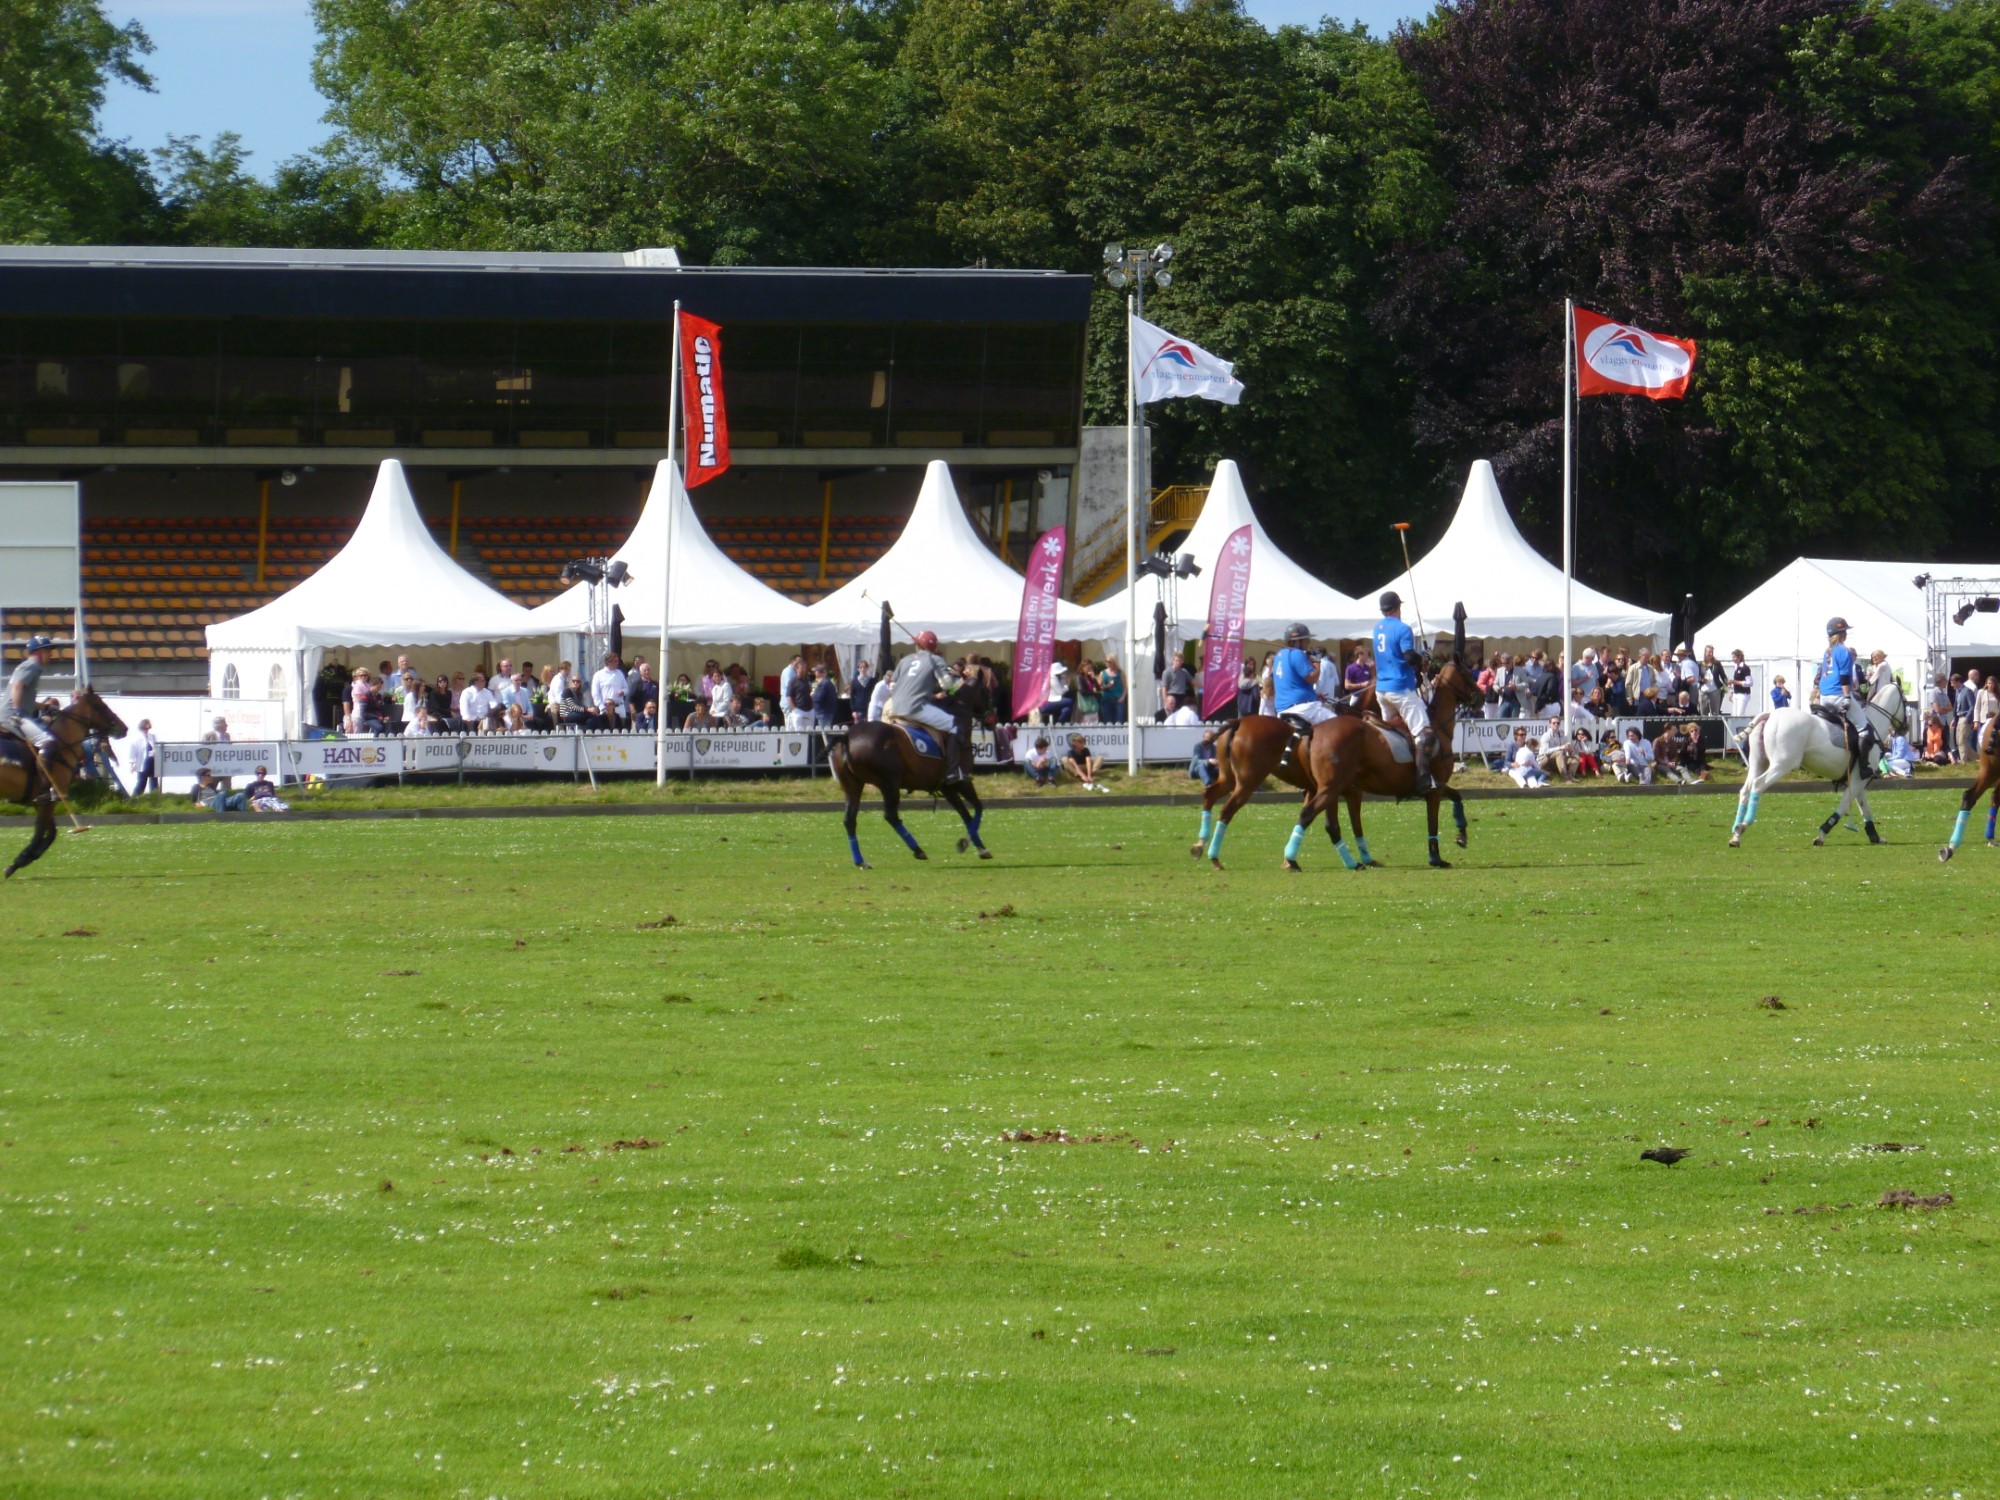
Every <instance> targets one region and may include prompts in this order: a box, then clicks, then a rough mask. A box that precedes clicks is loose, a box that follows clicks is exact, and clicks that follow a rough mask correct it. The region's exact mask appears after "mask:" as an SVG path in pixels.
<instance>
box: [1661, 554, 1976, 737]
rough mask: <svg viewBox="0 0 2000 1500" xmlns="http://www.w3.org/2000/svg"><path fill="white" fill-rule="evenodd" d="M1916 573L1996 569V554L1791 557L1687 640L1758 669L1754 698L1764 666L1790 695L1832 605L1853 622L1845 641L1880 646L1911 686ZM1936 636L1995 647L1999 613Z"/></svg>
mask: <svg viewBox="0 0 2000 1500" xmlns="http://www.w3.org/2000/svg"><path fill="white" fill-rule="evenodd" d="M1920 573H1934V574H1936V575H1937V576H1938V577H1939V578H1953V577H1959V576H1965V577H1975V578H1977V577H1985V578H1993V577H2000V564H1995V565H1990V566H1988V565H1974V564H1956V563H1944V564H1926V563H1909V562H1851V561H1845V560H1841V559H1837V558H1825V557H1801V558H1797V559H1795V560H1794V561H1793V562H1791V563H1790V564H1789V565H1788V566H1786V567H1784V568H1782V569H1780V570H1779V571H1778V573H1776V574H1775V575H1774V576H1772V577H1771V578H1769V579H1767V580H1766V581H1765V582H1763V583H1762V584H1760V585H1758V587H1756V588H1755V589H1753V590H1751V591H1750V592H1749V593H1748V594H1746V595H1744V597H1743V598H1741V599H1739V600H1737V601H1736V603H1734V604H1732V605H1731V606H1730V607H1729V608H1728V609H1726V610H1724V611H1723V612H1722V613H1721V614H1719V615H1717V616H1716V617H1715V618H1714V619H1713V620H1711V621H1709V622H1708V624H1706V625H1704V626H1702V627H1701V630H1700V632H1699V634H1698V635H1697V637H1696V639H1695V641H1694V642H1693V643H1692V644H1693V645H1694V646H1695V648H1696V649H1697V650H1699V649H1700V648H1701V647H1702V646H1714V647H1715V649H1716V651H1717V652H1718V653H1719V654H1720V655H1722V656H1723V657H1724V658H1727V657H1728V655H1729V653H1730V652H1731V651H1741V652H1742V653H1743V656H1744V659H1745V660H1746V661H1748V662H1750V663H1751V665H1752V666H1754V667H1756V668H1757V669H1758V671H1759V674H1760V677H1761V680H1760V681H1759V683H1758V690H1759V691H1758V700H1757V701H1758V706H1759V707H1762V706H1764V705H1765V704H1766V703H1767V702H1768V700H1767V699H1765V697H1764V696H1763V694H1764V690H1765V689H1766V688H1767V686H1768V684H1769V681H1770V678H1771V676H1772V675H1774V674H1781V675H1783V676H1784V678H1785V680H1786V682H1787V684H1788V685H1789V686H1790V688H1791V690H1792V695H1793V701H1794V702H1799V703H1803V702H1805V701H1806V698H1807V697H1808V696H1809V694H1808V692H1807V691H1806V684H1807V683H1808V681H1809V680H1810V679H1811V677H1812V676H1813V675H1814V674H1815V673H1816V671H1817V669H1818V666H1819V661H1820V658H1821V656H1822V655H1823V654H1824V653H1825V651H1826V622H1827V621H1828V620H1829V619H1831V618H1833V617H1834V616H1835V615H1839V616H1842V617H1844V618H1845V619H1846V621H1847V623H1848V624H1849V625H1850V626H1851V627H1853V628H1852V629H1851V630H1850V631H1849V632H1848V636H1847V643H1848V644H1849V645H1850V646H1852V647H1854V649H1855V650H1856V651H1858V652H1860V653H1861V657H1862V659H1863V660H1864V661H1865V660H1866V659H1867V657H1868V654H1869V653H1870V652H1872V651H1881V652H1885V653H1886V654H1887V655H1888V658H1889V664H1890V665H1891V666H1892V667H1894V668H1895V669H1896V670H1897V671H1899V672H1901V673H1903V674H1904V678H1905V680H1906V681H1908V682H1909V683H1910V684H1911V686H1912V687H1913V688H1916V687H1921V685H1922V684H1923V682H1924V681H1925V674H1926V666H1925V663H1926V660H1927V658H1928V655H1929V644H1928V641H1927V638H1926V631H1925V620H1924V608H1925V605H1924V591H1923V590H1922V589H1919V588H1918V587H1917V586H1916V581H1915V580H1916V578H1917V575H1918V574H1920ZM1946 642H1947V644H1948V647H1949V650H1950V652H1951V654H1952V655H1954V656H2000V615H1990V614H1975V615H1973V616H1972V617H1971V618H1970V619H1968V620H1967V621H1966V622H1965V624H1963V625H1949V624H1948V625H1947V627H1946Z"/></svg>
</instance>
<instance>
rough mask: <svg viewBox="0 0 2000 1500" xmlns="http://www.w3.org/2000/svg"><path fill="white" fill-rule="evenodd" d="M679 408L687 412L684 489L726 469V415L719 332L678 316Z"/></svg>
mask: <svg viewBox="0 0 2000 1500" xmlns="http://www.w3.org/2000/svg"><path fill="white" fill-rule="evenodd" d="M681 409H682V410H683V411H684V412H686V413H687V487H688V488H689V489H693V488H694V487H695V486H696V485H698V484H706V483H708V481H709V480H711V479H713V478H715V476H716V475H718V474H720V473H721V472H722V471H723V470H724V469H726V468H728V467H729V414H728V413H727V412H726V411H725V410H724V409H723V405H722V329H721V327H720V326H719V325H717V324H714V323H711V322H709V321H708V320H707V319H706V318H697V317H695V316H694V315H693V314H691V313H682V314H681Z"/></svg>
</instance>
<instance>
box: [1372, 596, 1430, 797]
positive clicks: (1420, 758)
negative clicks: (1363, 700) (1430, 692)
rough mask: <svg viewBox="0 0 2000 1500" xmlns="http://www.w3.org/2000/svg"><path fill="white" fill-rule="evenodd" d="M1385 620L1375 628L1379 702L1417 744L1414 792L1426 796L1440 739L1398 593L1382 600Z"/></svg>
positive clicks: (1376, 688) (1413, 637)
mask: <svg viewBox="0 0 2000 1500" xmlns="http://www.w3.org/2000/svg"><path fill="white" fill-rule="evenodd" d="M1380 603H1381V606H1382V618H1381V619H1380V620H1378V621H1377V622H1376V624H1375V701H1376V702H1377V703H1379V704H1380V705H1381V706H1382V709H1383V712H1384V714H1385V716H1386V715H1394V716H1395V717H1397V718H1399V719H1401V720H1402V721H1403V725H1404V727H1405V728H1407V729H1408V730H1409V731H1410V735H1411V737H1412V738H1413V739H1414V740H1415V741H1416V756H1417V780H1416V785H1415V787H1414V790H1415V791H1416V792H1417V794H1418V795H1420V796H1421V795H1422V794H1424V793H1426V792H1428V791H1429V790H1430V789H1431V762H1432V761H1433V760H1435V759H1436V758H1437V753H1438V742H1437V735H1436V734H1435V733H1433V732H1432V730H1431V716H1430V713H1429V711H1428V709H1427V708H1426V706H1425V704H1424V695H1423V694H1422V693H1421V692H1420V691H1419V690H1418V688H1419V680H1418V676H1417V668H1418V666H1419V664H1420V660H1421V659H1420V658H1419V657H1418V655H1417V638H1416V637H1415V636H1414V635H1413V634H1411V632H1410V627H1409V626H1408V625H1406V624H1404V623H1403V601H1402V598H1401V596H1400V595H1398V594H1397V593H1396V591H1395V590H1394V589H1391V590H1390V591H1389V592H1388V593H1386V594H1384V595H1383V596H1382V598H1381V600H1380Z"/></svg>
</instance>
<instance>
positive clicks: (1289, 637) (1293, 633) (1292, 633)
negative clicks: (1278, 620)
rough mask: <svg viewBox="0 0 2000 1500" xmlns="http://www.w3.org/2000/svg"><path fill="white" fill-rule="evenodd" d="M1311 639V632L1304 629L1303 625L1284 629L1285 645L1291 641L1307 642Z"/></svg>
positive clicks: (1289, 626)
mask: <svg viewBox="0 0 2000 1500" xmlns="http://www.w3.org/2000/svg"><path fill="white" fill-rule="evenodd" d="M1311 639H1312V632H1311V631H1310V630H1308V629H1306V627H1305V626H1304V625H1303V624H1292V625H1287V626H1286V627H1285V643H1286V644H1287V645H1290V644H1291V643H1292V642H1293V641H1309V640H1311Z"/></svg>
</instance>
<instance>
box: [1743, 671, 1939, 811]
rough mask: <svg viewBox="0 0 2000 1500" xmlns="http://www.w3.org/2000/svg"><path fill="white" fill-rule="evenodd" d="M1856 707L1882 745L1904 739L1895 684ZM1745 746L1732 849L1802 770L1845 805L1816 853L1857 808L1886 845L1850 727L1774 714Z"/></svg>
mask: <svg viewBox="0 0 2000 1500" xmlns="http://www.w3.org/2000/svg"><path fill="white" fill-rule="evenodd" d="M1855 703H1856V705H1857V706H1858V707H1859V709H1860V711H1861V713H1862V714H1863V715H1864V716H1865V717H1866V718H1867V720H1868V723H1869V727H1870V728H1872V729H1873V730H1874V731H1875V738H1876V740H1877V741H1878V742H1880V743H1881V744H1884V745H1886V744H1888V743H1889V742H1890V741H1891V740H1892V739H1894V738H1895V737H1896V736H1897V735H1898V734H1900V733H1902V730H1903V723H1904V720H1905V717H1906V713H1907V710H1906V708H1905V705H1904V703H1903V693H1902V690H1901V689H1900V688H1898V687H1897V686H1896V685H1895V683H1894V682H1885V683H1884V684H1883V685H1882V686H1881V687H1879V688H1877V689H1875V691H1874V692H1873V693H1872V694H1870V696H1869V697H1867V698H1866V699H1861V698H1857V699H1856V700H1855ZM1742 746H1743V766H1744V772H1743V790H1742V791H1740V792H1738V793H1737V794H1736V821H1735V822H1734V823H1732V824H1731V825H1730V828H1729V847H1730V848H1732V849H1734V848H1737V847H1739V846H1740V845H1741V844H1742V842H1743V830H1744V829H1746V828H1748V827H1749V826H1750V825H1751V824H1752V823H1754V822H1756V821H1757V803H1758V801H1759V800H1760V799H1761V798H1762V797H1763V795H1764V793H1765V792H1766V791H1767V790H1769V789H1770V788H1771V787H1773V786H1775V785H1776V784H1777V783H1778V782H1780V781H1783V780H1784V779H1785V778H1786V777H1787V776H1789V775H1791V774H1792V772H1794V771H1797V770H1801V769H1803V770H1806V771H1810V772H1811V773H1812V774H1813V775H1814V776H1815V777H1820V778H1824V779H1825V780H1827V781H1830V782H1832V783H1833V784H1834V785H1835V786H1836V787H1838V788H1840V805H1839V806H1838V807H1836V808H1834V810H1833V812H1832V814H1831V815H1830V816H1828V818H1827V820H1826V821H1825V822H1824V823H1822V824H1820V825H1819V833H1818V834H1817V835H1816V836H1815V837H1814V839H1813V846H1814V847H1815V848H1817V847H1819V846H1820V845H1822V844H1824V843H1825V842H1826V836H1827V835H1828V834H1829V833H1832V832H1833V830H1834V829H1835V828H1836V827H1838V826H1839V824H1840V820H1841V819H1842V818H1844V817H1846V816H1847V809H1848V808H1849V807H1850V806H1851V805H1853V804H1854V803H1856V802H1859V803H1860V804H1861V831H1862V832H1863V833H1865V834H1867V835H1868V842H1869V843H1871V844H1879V843H1881V842H1882V835H1881V834H1879V833H1877V832H1876V831H1875V816H1874V814H1873V813H1871V812H1870V811H1869V810H1868V781H1869V776H1870V772H1869V770H1868V769H1867V768H1866V767H1864V766H1863V765H1862V764H1861V761H1860V758H1859V757H1858V756H1856V755H1854V754H1852V753H1851V752H1850V751H1849V750H1848V748H1847V727H1846V726H1845V725H1844V724H1836V723H1835V722H1833V720H1831V719H1828V718H1825V717H1824V716H1822V715H1820V714H1817V713H1814V712H1813V711H1812V710H1811V709H1809V708H1805V707H1801V706H1796V705H1795V706H1793V707H1790V708H1774V709H1772V710H1771V711H1770V712H1769V713H1765V714H1759V715H1758V716H1757V718H1756V719H1755V720H1753V721H1752V722H1751V725H1750V727H1749V728H1748V729H1746V730H1744V731H1743V739H1742ZM1971 805H1972V804H1971V803H1970V802H1968V803H1967V804H1966V806H1967V807H1970V806H1971Z"/></svg>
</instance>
